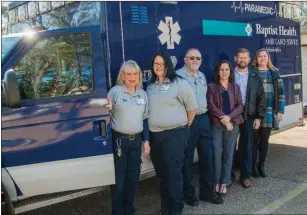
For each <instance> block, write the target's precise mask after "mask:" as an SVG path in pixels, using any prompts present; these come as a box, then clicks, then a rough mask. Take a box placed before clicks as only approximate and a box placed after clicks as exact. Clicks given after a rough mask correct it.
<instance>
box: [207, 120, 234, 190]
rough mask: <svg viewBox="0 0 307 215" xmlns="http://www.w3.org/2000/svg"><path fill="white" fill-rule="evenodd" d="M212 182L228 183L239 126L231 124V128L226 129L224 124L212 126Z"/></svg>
mask: <svg viewBox="0 0 307 215" xmlns="http://www.w3.org/2000/svg"><path fill="white" fill-rule="evenodd" d="M212 133H213V157H214V175H215V177H214V182H215V184H228V183H229V182H230V177H231V168H232V160H233V157H232V156H233V150H234V148H235V144H236V142H237V137H238V133H239V126H238V125H236V124H233V130H232V131H227V128H226V127H225V126H224V125H219V126H212Z"/></svg>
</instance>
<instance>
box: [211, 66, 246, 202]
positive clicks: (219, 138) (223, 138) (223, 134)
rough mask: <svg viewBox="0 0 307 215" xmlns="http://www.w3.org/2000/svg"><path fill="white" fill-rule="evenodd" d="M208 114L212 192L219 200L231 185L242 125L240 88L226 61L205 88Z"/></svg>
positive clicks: (218, 67) (217, 67) (216, 67)
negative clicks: (212, 174) (212, 173)
mask: <svg viewBox="0 0 307 215" xmlns="http://www.w3.org/2000/svg"><path fill="white" fill-rule="evenodd" d="M207 99H208V111H209V117H210V121H211V125H212V133H213V156H214V175H215V177H214V178H215V185H214V191H215V192H217V193H218V194H219V195H220V196H221V197H224V196H225V195H226V192H227V184H228V183H229V182H230V176H231V168H232V159H233V150H234V146H235V144H236V140H237V136H238V133H239V126H238V125H239V124H241V123H242V122H243V118H242V113H243V104H242V96H241V92H240V87H239V85H238V84H236V83H235V82H234V71H233V68H232V66H231V64H230V63H229V62H228V61H221V62H220V63H218V64H217V65H216V66H215V73H214V80H213V83H211V84H209V85H208V92H207Z"/></svg>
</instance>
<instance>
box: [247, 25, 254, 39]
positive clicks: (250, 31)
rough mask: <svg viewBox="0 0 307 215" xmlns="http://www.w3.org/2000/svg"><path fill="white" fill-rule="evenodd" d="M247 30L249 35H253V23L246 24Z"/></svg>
mask: <svg viewBox="0 0 307 215" xmlns="http://www.w3.org/2000/svg"><path fill="white" fill-rule="evenodd" d="M245 32H246V33H247V35H248V36H251V34H252V32H253V28H252V26H251V24H247V25H246V27H245Z"/></svg>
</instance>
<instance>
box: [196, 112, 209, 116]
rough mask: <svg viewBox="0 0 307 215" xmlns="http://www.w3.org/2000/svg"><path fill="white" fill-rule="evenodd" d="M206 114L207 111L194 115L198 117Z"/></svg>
mask: <svg viewBox="0 0 307 215" xmlns="http://www.w3.org/2000/svg"><path fill="white" fill-rule="evenodd" d="M206 114H207V112H206V113H201V114H196V115H195V117H196V116H198V117H200V116H204V115H206Z"/></svg>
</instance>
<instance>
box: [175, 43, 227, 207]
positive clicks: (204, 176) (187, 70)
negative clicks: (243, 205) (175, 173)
mask: <svg viewBox="0 0 307 215" xmlns="http://www.w3.org/2000/svg"><path fill="white" fill-rule="evenodd" d="M201 60H202V58H201V53H200V51H199V50H198V49H194V48H193V49H189V50H188V51H187V52H186V55H185V58H184V62H185V65H184V67H182V68H181V69H179V70H177V71H176V73H177V74H178V75H180V76H181V77H183V78H184V79H186V80H187V81H188V82H189V83H190V85H191V86H192V89H193V91H194V94H195V96H196V99H197V103H198V107H199V109H198V112H197V114H196V116H195V118H194V121H193V123H192V124H191V127H190V133H191V135H190V138H189V141H188V146H187V148H186V151H185V161H184V167H183V180H184V198H185V201H186V203H187V204H188V205H191V206H197V205H198V203H199V201H198V199H197V198H196V196H195V188H194V187H193V185H192V184H191V182H192V171H191V167H192V164H193V158H194V153H195V148H196V146H197V151H198V157H199V164H198V165H199V174H200V177H199V185H200V190H199V199H200V200H201V201H209V202H211V203H214V204H222V203H223V199H222V198H220V197H219V196H217V195H216V193H214V192H213V186H214V174H213V157H212V154H213V153H212V150H213V145H212V144H213V141H212V140H213V138H212V132H211V126H210V122H209V116H208V113H207V99H206V97H207V81H206V77H205V75H204V74H203V73H201V72H200V71H199V70H198V69H199V67H200V65H201Z"/></svg>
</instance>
